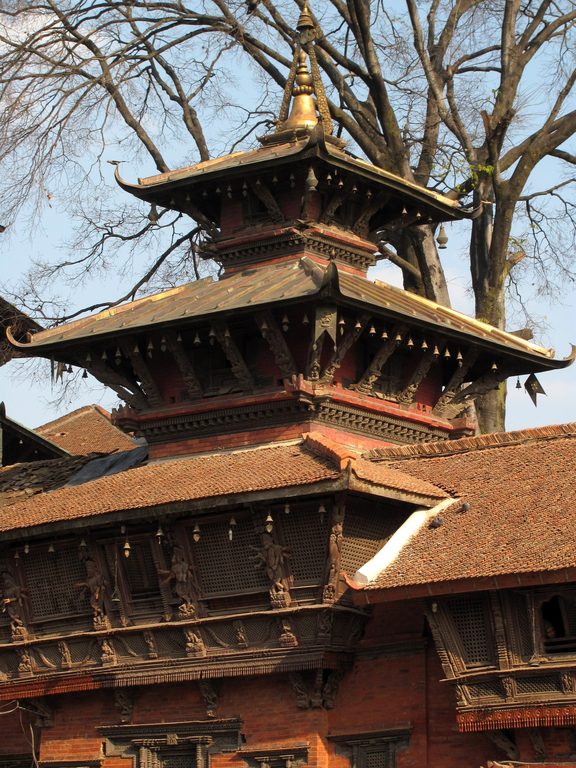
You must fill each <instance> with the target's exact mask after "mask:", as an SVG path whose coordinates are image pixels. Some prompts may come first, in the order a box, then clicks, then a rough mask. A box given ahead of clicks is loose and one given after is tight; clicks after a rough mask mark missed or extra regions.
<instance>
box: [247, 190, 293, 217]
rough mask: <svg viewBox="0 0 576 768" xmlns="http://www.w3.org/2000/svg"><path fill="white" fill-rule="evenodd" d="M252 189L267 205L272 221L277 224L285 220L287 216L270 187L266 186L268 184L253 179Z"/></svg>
mask: <svg viewBox="0 0 576 768" xmlns="http://www.w3.org/2000/svg"><path fill="white" fill-rule="evenodd" d="M250 189H251V190H252V192H254V194H255V195H256V197H257V198H258V200H260V202H261V203H263V204H264V205H265V206H266V210H267V211H268V213H269V214H270V218H271V219H272V221H274V222H276V223H277V224H278V223H280V222H281V221H284V219H285V217H284V214H283V213H282V210H281V208H280V206H279V205H278V201H277V200H276V198H275V197H274V195H273V193H272V192H271V191H270V189H269V188H268V187H267V186H266V184H264V183H263V182H262V181H260V180H258V181H255V182H252V181H251V182H250Z"/></svg>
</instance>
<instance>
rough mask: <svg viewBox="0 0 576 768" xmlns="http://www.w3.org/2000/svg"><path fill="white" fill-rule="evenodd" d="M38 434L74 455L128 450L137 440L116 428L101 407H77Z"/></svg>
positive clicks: (38, 429) (43, 426)
mask: <svg viewBox="0 0 576 768" xmlns="http://www.w3.org/2000/svg"><path fill="white" fill-rule="evenodd" d="M35 431H36V432H37V433H38V434H39V435H42V436H43V437H46V438H48V439H49V440H51V441H52V442H53V443H56V445H59V446H60V447H61V448H64V450H66V451H68V453H71V454H74V455H80V454H84V455H85V454H88V453H93V452H95V451H96V452H99V453H111V452H112V451H129V450H130V449H131V448H134V446H135V442H134V440H133V439H132V438H131V437H130V436H129V435H127V434H125V433H124V432H122V430H120V429H118V427H115V426H114V425H113V424H112V422H111V421H110V414H109V413H108V411H106V410H104V408H101V407H100V406H99V405H87V406H85V407H84V408H78V409H77V410H76V411H72V412H71V413H67V414H66V415H65V416H61V417H60V418H58V419H55V420H54V421H49V422H48V423H47V424H43V425H42V426H41V427H38V428H37V429H36V430H35Z"/></svg>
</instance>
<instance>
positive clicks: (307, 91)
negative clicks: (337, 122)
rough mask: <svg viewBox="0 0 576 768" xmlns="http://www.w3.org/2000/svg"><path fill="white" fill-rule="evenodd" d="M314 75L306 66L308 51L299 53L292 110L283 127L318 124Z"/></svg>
mask: <svg viewBox="0 0 576 768" xmlns="http://www.w3.org/2000/svg"><path fill="white" fill-rule="evenodd" d="M313 93H314V86H313V83H312V75H311V74H310V72H308V68H307V66H306V53H305V52H304V51H302V50H301V51H300V52H299V53H298V66H297V69H296V77H295V80H294V87H293V88H292V110H291V112H290V117H289V118H288V120H286V122H285V123H284V126H283V128H290V129H294V128H313V127H314V126H315V125H318V117H317V116H316V103H315V101H314V97H313Z"/></svg>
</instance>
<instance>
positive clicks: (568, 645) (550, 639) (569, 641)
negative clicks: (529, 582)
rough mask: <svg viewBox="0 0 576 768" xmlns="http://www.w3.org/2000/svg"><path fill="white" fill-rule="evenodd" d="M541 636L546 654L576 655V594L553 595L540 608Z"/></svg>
mask: <svg viewBox="0 0 576 768" xmlns="http://www.w3.org/2000/svg"><path fill="white" fill-rule="evenodd" d="M540 624H541V636H542V639H543V643H544V650H545V651H546V653H553V654H554V653H570V654H573V653H576V593H575V592H574V590H566V592H564V593H562V594H557V595H553V596H552V597H550V598H549V599H548V600H546V601H545V602H543V603H542V604H541V607H540Z"/></svg>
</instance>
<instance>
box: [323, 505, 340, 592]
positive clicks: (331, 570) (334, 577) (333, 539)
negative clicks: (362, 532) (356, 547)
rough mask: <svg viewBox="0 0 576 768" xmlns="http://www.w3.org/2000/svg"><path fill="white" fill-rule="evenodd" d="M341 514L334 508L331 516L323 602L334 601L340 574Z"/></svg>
mask: <svg viewBox="0 0 576 768" xmlns="http://www.w3.org/2000/svg"><path fill="white" fill-rule="evenodd" d="M342 518H343V514H342V512H341V511H340V510H335V512H334V516H333V518H332V529H331V531H330V541H329V542H328V561H327V563H326V584H325V586H324V594H323V599H324V602H325V603H331V602H334V600H335V599H336V590H337V587H338V577H339V575H340V560H341V555H342V534H343V523H342Z"/></svg>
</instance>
